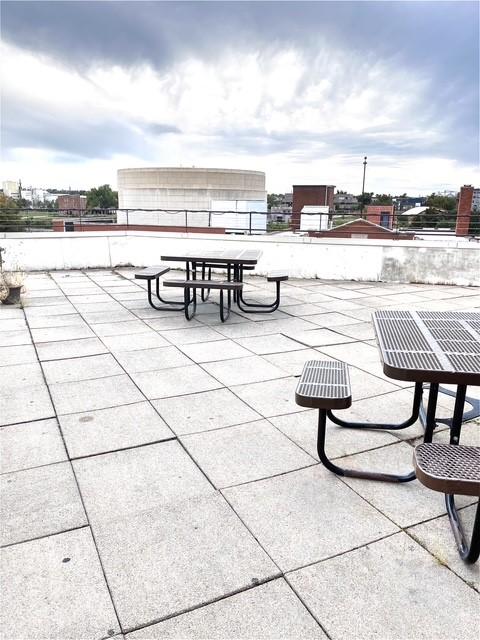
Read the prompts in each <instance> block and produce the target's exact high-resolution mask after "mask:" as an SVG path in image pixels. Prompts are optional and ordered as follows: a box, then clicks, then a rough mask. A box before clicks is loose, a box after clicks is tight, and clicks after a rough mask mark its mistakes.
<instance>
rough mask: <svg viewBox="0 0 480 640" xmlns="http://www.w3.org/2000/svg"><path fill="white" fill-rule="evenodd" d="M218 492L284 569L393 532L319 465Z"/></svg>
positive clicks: (348, 548)
mask: <svg viewBox="0 0 480 640" xmlns="http://www.w3.org/2000/svg"><path fill="white" fill-rule="evenodd" d="M222 493H223V494H224V495H225V497H226V498H227V500H228V501H229V503H230V504H231V505H232V507H233V508H234V509H235V511H236V513H238V515H239V517H240V518H241V519H242V521H243V522H244V523H245V524H246V526H247V527H248V528H249V530H250V531H251V532H252V533H253V535H254V536H255V538H256V539H257V540H258V541H259V543H260V544H261V545H262V547H263V548H264V549H265V550H266V551H267V553H268V554H269V555H270V557H271V558H272V559H273V560H274V561H275V562H276V563H277V564H278V565H279V566H280V568H281V569H282V570H283V571H291V570H293V569H295V568H298V567H301V566H303V565H306V564H309V563H311V562H318V561H319V560H323V559H325V558H328V557H329V556H333V555H335V554H338V553H344V552H345V551H348V550H350V549H354V548H355V547H358V546H359V545H362V544H366V543H368V542H372V541H374V540H377V539H379V538H381V537H383V536H385V535H388V534H390V533H393V532H394V531H397V530H398V529H397V527H396V526H395V525H394V524H393V523H391V522H390V521H389V520H387V519H386V518H384V517H383V516H382V515H381V514H379V513H378V512H377V511H376V510H375V509H374V508H373V507H371V506H370V505H368V504H367V503H366V502H365V501H364V500H362V499H361V498H360V497H359V496H358V495H356V494H355V492H353V491H351V490H350V489H349V488H348V487H346V486H345V485H344V484H343V483H342V482H341V481H340V480H339V479H338V478H337V477H335V476H334V475H333V474H331V473H330V472H328V471H327V470H326V469H324V468H323V467H321V466H320V465H315V466H313V467H309V468H307V469H301V470H299V471H293V472H291V473H287V474H285V475H281V476H276V477H274V478H268V479H267V480H260V481H257V482H252V483H249V484H244V485H240V486H238V487H231V488H230V489H224V490H223V491H222Z"/></svg>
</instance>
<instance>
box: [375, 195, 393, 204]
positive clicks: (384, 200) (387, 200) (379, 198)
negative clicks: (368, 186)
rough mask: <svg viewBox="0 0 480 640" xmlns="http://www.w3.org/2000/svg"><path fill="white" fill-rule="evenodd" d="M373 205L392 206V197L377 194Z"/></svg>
mask: <svg viewBox="0 0 480 640" xmlns="http://www.w3.org/2000/svg"><path fill="white" fill-rule="evenodd" d="M375 204H393V200H392V196H391V195H390V194H389V193H388V194H387V193H377V195H376V196H375Z"/></svg>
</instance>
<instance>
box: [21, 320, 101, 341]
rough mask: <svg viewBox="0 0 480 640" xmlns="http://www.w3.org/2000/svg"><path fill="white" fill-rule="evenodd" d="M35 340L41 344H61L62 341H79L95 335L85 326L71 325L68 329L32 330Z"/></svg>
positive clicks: (84, 324)
mask: <svg viewBox="0 0 480 640" xmlns="http://www.w3.org/2000/svg"><path fill="white" fill-rule="evenodd" d="M32 336H33V340H34V342H36V343H39V342H59V341H60V340H78V339H80V338H93V337H94V336H95V334H94V333H93V331H92V330H91V329H90V327H89V326H88V325H87V324H86V323H83V325H81V324H80V325H70V326H66V327H48V328H44V329H32Z"/></svg>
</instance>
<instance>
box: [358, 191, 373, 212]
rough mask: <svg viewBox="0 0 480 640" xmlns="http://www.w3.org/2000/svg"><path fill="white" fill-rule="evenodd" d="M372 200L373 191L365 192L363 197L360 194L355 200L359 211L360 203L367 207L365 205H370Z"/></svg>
mask: <svg viewBox="0 0 480 640" xmlns="http://www.w3.org/2000/svg"><path fill="white" fill-rule="evenodd" d="M372 198H373V191H370V192H368V191H366V192H365V193H364V194H363V196H362V194H360V195H359V196H357V200H358V208H359V209H361V208H362V202H363V205H364V206H367V204H372Z"/></svg>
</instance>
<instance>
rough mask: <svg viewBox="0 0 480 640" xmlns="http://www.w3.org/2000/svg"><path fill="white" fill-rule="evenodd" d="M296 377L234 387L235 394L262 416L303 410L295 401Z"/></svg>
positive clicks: (266, 416) (267, 416)
mask: <svg viewBox="0 0 480 640" xmlns="http://www.w3.org/2000/svg"><path fill="white" fill-rule="evenodd" d="M297 384H298V380H297V378H282V379H279V380H267V381H266V382H255V383H254V384H245V385H241V386H238V387H234V391H235V394H236V395H238V396H239V397H240V398H241V399H242V400H243V401H244V402H246V403H247V404H248V405H249V406H250V407H252V409H254V410H255V411H258V413H259V414H260V415H262V416H263V417H264V418H269V417H270V416H279V415H283V414H284V413H296V412H297V411H305V408H304V407H299V406H298V405H297V404H296V403H295V389H296V388H297Z"/></svg>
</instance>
